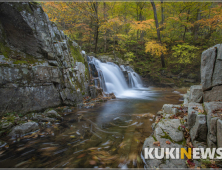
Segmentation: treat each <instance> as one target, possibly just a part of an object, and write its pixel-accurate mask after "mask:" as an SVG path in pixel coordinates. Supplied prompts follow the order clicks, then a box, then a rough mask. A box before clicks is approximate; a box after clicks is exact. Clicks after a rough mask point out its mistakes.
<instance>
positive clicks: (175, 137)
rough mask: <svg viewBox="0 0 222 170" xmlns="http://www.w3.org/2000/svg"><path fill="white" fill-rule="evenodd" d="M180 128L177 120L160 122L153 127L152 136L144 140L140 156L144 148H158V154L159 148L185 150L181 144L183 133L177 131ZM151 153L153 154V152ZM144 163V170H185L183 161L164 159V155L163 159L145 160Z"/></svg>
mask: <svg viewBox="0 0 222 170" xmlns="http://www.w3.org/2000/svg"><path fill="white" fill-rule="evenodd" d="M180 126H181V124H180V120H179V119H164V120H161V121H160V122H159V123H158V124H157V125H156V127H155V130H154V135H153V136H150V137H148V138H146V140H145V142H144V144H143V149H142V154H144V150H145V148H148V149H149V148H158V151H159V152H160V148H169V149H170V148H185V149H186V147H184V146H183V145H182V144H181V143H183V141H184V137H183V132H182V131H181V130H179V129H180ZM156 141H159V144H160V146H156V145H155V142H156ZM169 142H170V144H169ZM167 143H168V144H167ZM179 152H180V151H179ZM152 153H154V151H153V152H152ZM179 154H180V153H179ZM144 163H145V167H146V168H158V167H159V168H187V166H186V162H185V160H184V159H179V160H177V159H166V155H164V158H163V159H146V160H145V162H144Z"/></svg>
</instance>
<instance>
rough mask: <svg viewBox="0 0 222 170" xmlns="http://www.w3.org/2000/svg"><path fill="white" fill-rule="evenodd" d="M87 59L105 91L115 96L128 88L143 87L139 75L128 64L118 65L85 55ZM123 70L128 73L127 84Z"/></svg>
mask: <svg viewBox="0 0 222 170" xmlns="http://www.w3.org/2000/svg"><path fill="white" fill-rule="evenodd" d="M87 60H88V63H89V65H94V66H95V68H96V71H97V73H98V78H99V82H100V87H101V88H102V89H103V91H104V92H105V93H114V94H115V95H116V96H117V97H120V96H121V95H122V94H124V93H126V91H129V90H130V88H142V87H143V86H142V81H141V79H140V76H139V75H138V74H137V73H136V72H135V71H134V70H133V69H132V68H131V67H129V66H124V65H121V66H120V67H119V66H118V65H116V64H114V63H112V62H101V61H100V60H98V59H97V58H95V57H92V56H90V57H87ZM91 71H92V66H91ZM123 72H127V73H128V78H129V84H127V81H126V79H125V77H124V74H123ZM92 75H93V74H92ZM94 75H95V74H94Z"/></svg>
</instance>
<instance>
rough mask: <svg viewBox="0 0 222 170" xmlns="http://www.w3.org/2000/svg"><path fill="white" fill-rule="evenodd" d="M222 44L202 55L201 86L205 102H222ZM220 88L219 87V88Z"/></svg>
mask: <svg viewBox="0 0 222 170" xmlns="http://www.w3.org/2000/svg"><path fill="white" fill-rule="evenodd" d="M221 55H222V44H217V45H215V46H213V47H211V48H209V49H207V50H205V51H204V52H203V53H202V56H201V84H202V86H203V91H204V101H205V102H206V101H215V100H222V95H221V94H222V88H221V85H222V74H221V72H222V57H221ZM217 86H219V87H217Z"/></svg>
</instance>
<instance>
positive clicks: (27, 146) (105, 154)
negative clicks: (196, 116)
mask: <svg viewBox="0 0 222 170" xmlns="http://www.w3.org/2000/svg"><path fill="white" fill-rule="evenodd" d="M174 91H175V89H165V88H148V89H143V90H138V94H140V93H143V94H146V95H144V96H145V98H142V99H138V98H130V97H126V98H116V99H111V100H108V101H106V102H101V103H97V104H96V105H95V106H94V107H90V108H82V109H80V108H77V107H74V108H72V107H60V108H58V109H56V108H53V109H54V110H55V111H56V112H57V113H58V114H59V115H60V116H61V117H62V118H63V119H62V120H60V119H56V120H59V121H56V122H50V123H47V122H44V123H45V126H44V127H40V129H39V130H36V131H35V132H32V133H28V134H26V135H24V136H22V137H17V139H16V138H15V139H12V140H10V139H9V138H8V137H6V136H5V137H3V138H1V140H2V141H5V142H6V143H5V145H4V146H2V148H1V149H0V153H1V154H0V158H1V160H2V161H1V162H0V167H2V168H3V167H4V168H6V167H8V168H9V167H11V168H12V167H19V168H24V167H27V168H28V167H29V168H31V167H39V168H52V167H58V168H59V167H60V168H64V167H66V168H74V167H75V168H80V167H81V168H83V167H85V168H93V167H100V168H106V167H113V168H121V167H128V168H130V167H132V168H133V167H134V168H135V167H139V168H143V167H144V164H143V162H142V160H141V157H140V153H141V149H142V146H143V142H144V140H145V138H146V137H147V136H149V135H150V134H151V133H152V129H151V125H152V123H154V117H153V116H154V115H155V114H154V113H156V112H157V111H158V109H159V108H161V106H162V105H163V104H164V103H174V104H180V103H182V101H179V100H180V99H181V97H182V96H181V94H180V93H178V92H174ZM89 104H90V103H89ZM69 109H71V110H72V112H69ZM147 125H149V126H147ZM8 139H9V140H8ZM12 153H13V154H12ZM12 156H13V157H12Z"/></svg>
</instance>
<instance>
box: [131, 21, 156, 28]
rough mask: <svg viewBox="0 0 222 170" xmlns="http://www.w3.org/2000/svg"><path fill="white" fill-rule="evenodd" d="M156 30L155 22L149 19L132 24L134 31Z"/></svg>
mask: <svg viewBox="0 0 222 170" xmlns="http://www.w3.org/2000/svg"><path fill="white" fill-rule="evenodd" d="M152 28H154V20H153V19H149V20H145V21H133V22H132V24H131V29H132V30H141V31H147V30H148V29H152Z"/></svg>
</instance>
